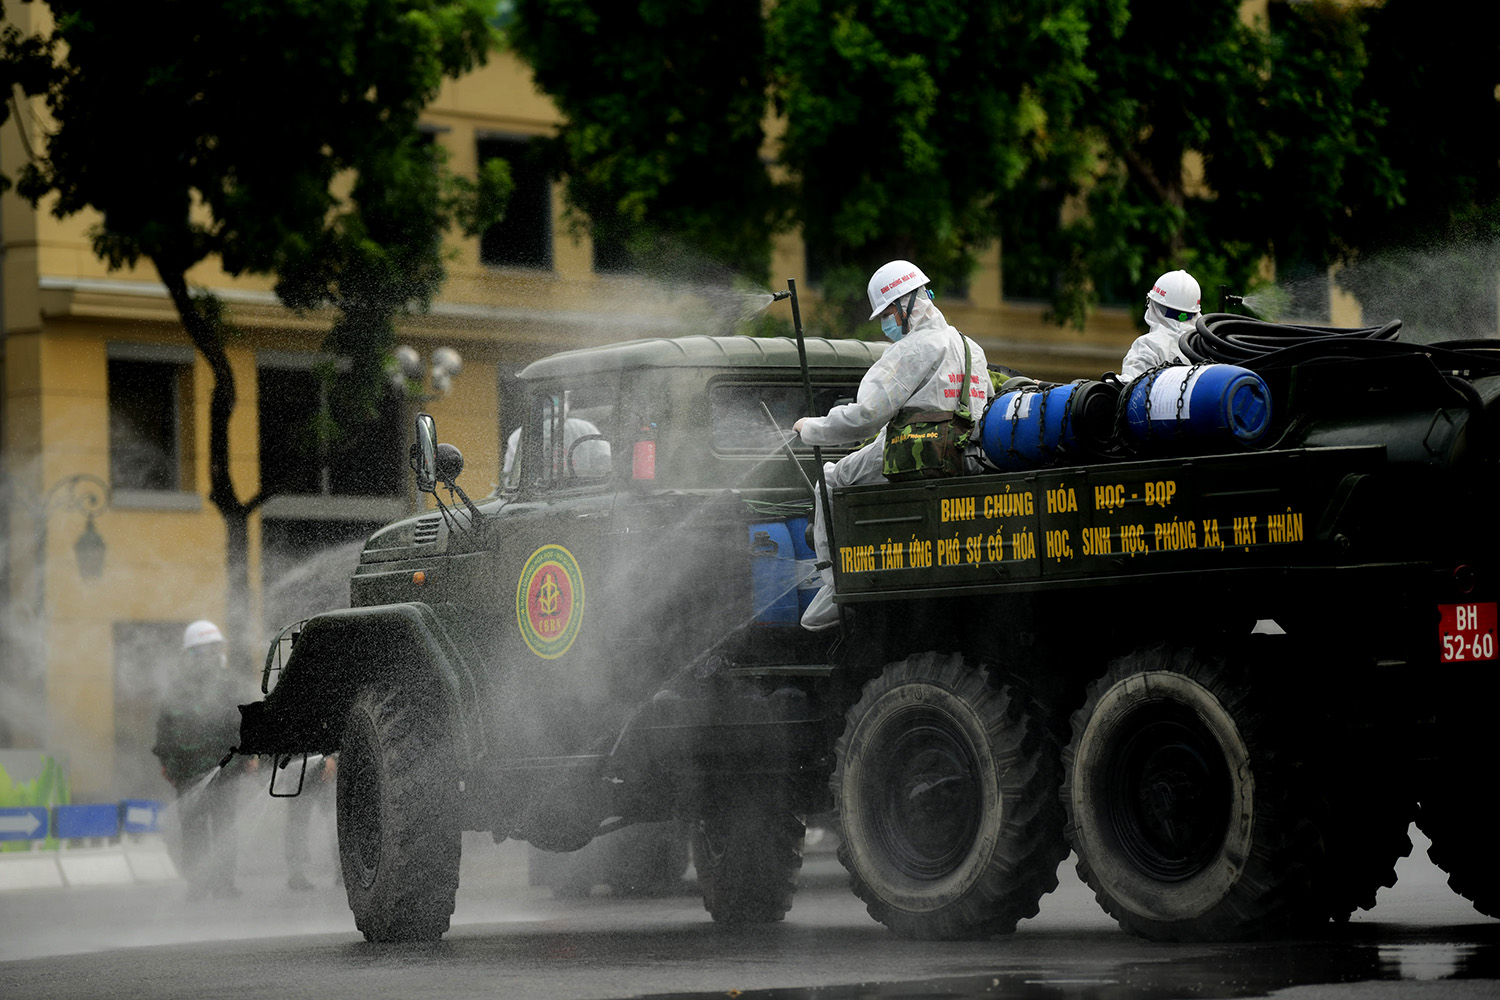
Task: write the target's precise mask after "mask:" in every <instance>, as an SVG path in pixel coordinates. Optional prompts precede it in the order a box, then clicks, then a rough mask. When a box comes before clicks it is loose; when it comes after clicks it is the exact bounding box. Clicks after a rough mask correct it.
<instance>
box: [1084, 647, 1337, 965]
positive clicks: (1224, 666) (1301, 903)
mask: <svg viewBox="0 0 1500 1000" xmlns="http://www.w3.org/2000/svg"><path fill="white" fill-rule="evenodd" d="M1157 670H1164V671H1170V672H1174V673H1178V674H1181V675H1183V676H1186V677H1188V678H1190V679H1192V680H1193V681H1195V682H1197V684H1199V685H1200V686H1201V687H1202V688H1204V689H1205V690H1206V691H1207V692H1208V693H1209V694H1211V695H1212V696H1213V697H1214V698H1215V699H1216V700H1217V701H1218V703H1219V704H1220V705H1221V706H1222V707H1223V709H1224V711H1225V712H1227V713H1228V714H1229V715H1230V716H1231V717H1232V718H1233V719H1234V720H1235V723H1236V726H1237V728H1238V730H1239V735H1240V737H1241V739H1242V740H1243V741H1244V743H1245V745H1246V747H1247V748H1248V750H1249V765H1250V768H1251V771H1252V774H1253V777H1254V781H1255V791H1254V808H1255V816H1254V841H1253V846H1252V849H1251V850H1250V851H1249V852H1248V855H1247V857H1246V859H1245V865H1244V868H1243V870H1242V871H1241V872H1240V874H1239V877H1238V879H1237V881H1236V883H1235V885H1234V886H1233V887H1232V888H1231V889H1230V891H1229V892H1227V893H1226V894H1225V896H1224V897H1223V898H1221V899H1220V900H1219V901H1218V903H1217V904H1216V905H1214V906H1212V907H1211V908H1209V909H1208V910H1207V911H1206V912H1204V913H1203V914H1202V915H1200V916H1198V917H1196V918H1192V919H1184V920H1176V921H1160V920H1154V919H1150V918H1146V917H1143V916H1141V915H1139V914H1137V913H1135V912H1134V911H1132V910H1130V909H1129V908H1128V907H1126V906H1125V905H1124V904H1123V903H1122V902H1121V901H1120V900H1118V899H1117V898H1116V897H1115V895H1114V894H1112V892H1111V890H1110V887H1109V879H1108V877H1107V873H1105V872H1101V871H1099V870H1097V859H1095V858H1092V857H1091V856H1090V852H1089V849H1088V846H1087V845H1083V844H1080V843H1079V833H1078V817H1077V816H1076V814H1075V811H1074V805H1073V787H1074V784H1075V782H1076V781H1077V780H1078V775H1077V773H1076V769H1077V764H1078V762H1077V753H1078V749H1079V742H1080V739H1081V736H1082V734H1083V732H1084V729H1085V727H1086V726H1087V725H1088V723H1089V720H1090V718H1091V717H1092V715H1093V714H1094V712H1095V711H1096V710H1097V709H1098V707H1099V703H1100V701H1101V699H1102V698H1103V697H1104V695H1105V694H1106V693H1107V692H1109V691H1110V689H1112V688H1113V687H1114V686H1115V685H1116V684H1118V683H1120V682H1121V681H1123V680H1125V679H1127V678H1129V677H1132V676H1134V675H1137V674H1141V673H1145V672H1147V671H1157ZM1072 730H1073V739H1072V741H1071V742H1070V743H1069V745H1068V747H1067V748H1066V749H1065V750H1064V751H1063V768H1064V778H1063V785H1062V796H1061V798H1062V803H1063V806H1064V808H1065V809H1066V810H1067V816H1068V823H1067V836H1068V840H1069V842H1070V843H1071V844H1072V846H1073V849H1074V851H1075V852H1076V853H1077V855H1078V865H1077V871H1078V876H1079V878H1081V879H1082V880H1083V882H1084V883H1085V884H1086V885H1088V886H1089V887H1090V888H1091V889H1093V890H1094V896H1095V899H1097V900H1098V903H1099V905H1100V907H1101V908H1103V910H1104V911H1105V912H1106V913H1108V914H1109V915H1110V916H1112V917H1114V918H1115V920H1116V921H1117V922H1118V923H1119V924H1120V926H1121V927H1122V928H1123V929H1124V930H1126V931H1128V932H1129V933H1132V934H1135V935H1138V936H1140V937H1144V938H1147V939H1150V940H1154V941H1232V940H1246V939H1258V938H1265V937H1275V936H1280V935H1282V934H1285V933H1287V932H1288V931H1289V930H1291V929H1293V928H1294V927H1300V926H1302V925H1303V924H1305V922H1306V920H1307V914H1308V910H1307V907H1308V905H1309V904H1310V903H1311V902H1313V901H1314V895H1313V893H1314V888H1315V885H1314V880H1315V877H1316V873H1317V872H1318V871H1319V868H1320V865H1321V861H1322V851H1323V845H1322V840H1321V835H1320V831H1319V830H1318V829H1317V827H1316V825H1315V824H1314V823H1313V822H1312V819H1311V817H1312V811H1311V810H1310V808H1309V805H1308V799H1307V789H1306V787H1305V782H1304V780H1303V779H1302V778H1301V777H1300V776H1299V775H1298V774H1297V773H1296V771H1297V767H1296V762H1295V761H1294V760H1293V759H1292V755H1288V754H1284V753H1282V752H1281V748H1280V747H1278V746H1276V745H1275V736H1274V726H1271V725H1270V724H1268V722H1267V719H1266V718H1265V716H1264V715H1263V713H1262V712H1260V711H1259V710H1258V707H1257V705H1256V703H1255V701H1254V699H1253V697H1252V692H1251V685H1250V683H1249V681H1248V678H1247V677H1246V676H1245V674H1244V672H1243V671H1241V670H1239V669H1236V668H1235V667H1234V666H1232V665H1230V664H1229V663H1227V662H1226V660H1225V659H1224V658H1223V657H1219V656H1212V655H1207V654H1205V653H1204V652H1202V651H1200V650H1198V649H1195V648H1194V647H1192V646H1177V645H1173V644H1168V643H1158V644H1154V645H1149V646H1145V647H1141V648H1140V649H1137V650H1136V651H1134V652H1132V653H1130V654H1127V655H1126V656H1124V657H1121V658H1120V659H1117V660H1115V661H1114V662H1113V663H1112V664H1111V665H1110V667H1109V669H1108V670H1107V671H1106V672H1105V673H1104V675H1103V676H1102V677H1100V678H1099V679H1097V680H1095V681H1094V682H1093V683H1091V684H1090V685H1089V686H1088V689H1087V694H1086V697H1085V700H1084V704H1083V705H1082V707H1080V708H1079V709H1078V710H1077V711H1075V712H1074V713H1073V717H1072Z"/></svg>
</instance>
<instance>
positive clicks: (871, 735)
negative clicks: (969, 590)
mask: <svg viewBox="0 0 1500 1000" xmlns="http://www.w3.org/2000/svg"><path fill="white" fill-rule="evenodd" d="M846 722H847V725H846V726H845V729H844V733H843V735H842V736H841V737H840V739H839V745H838V763H837V766H836V768H835V771H834V775H833V795H834V802H835V819H836V821H837V824H838V827H839V832H840V846H839V860H840V861H841V862H843V864H844V867H845V868H847V869H848V870H849V874H850V877H851V881H852V884H853V888H854V891H855V893H856V894H857V895H858V896H859V897H860V898H861V899H863V900H864V901H865V904H866V906H867V908H868V910H869V913H870V915H871V916H872V917H874V918H875V919H876V920H878V921H880V922H881V923H883V924H885V925H886V926H887V927H889V928H890V929H891V930H892V931H893V932H895V933H896V934H898V935H900V936H901V937H905V938H915V939H920V940H953V939H960V938H978V937H988V936H990V935H993V934H1001V933H1009V932H1010V931H1013V930H1014V929H1015V926H1016V923H1017V922H1018V921H1019V920H1021V919H1023V918H1025V917H1030V916H1034V915H1035V914H1036V913H1037V911H1038V909H1039V904H1040V900H1041V898H1042V896H1044V895H1046V894H1047V893H1048V892H1051V891H1052V890H1053V889H1055V888H1056V887H1057V867H1058V865H1059V864H1060V863H1061V862H1062V860H1063V858H1064V857H1066V855H1067V847H1066V845H1065V843H1064V840H1063V835H1062V824H1063V813H1062V808H1061V806H1060V805H1059V803H1058V800H1057V787H1058V782H1059V780H1060V768H1059V764H1058V748H1057V745H1056V742H1055V741H1054V740H1053V738H1052V735H1051V732H1050V730H1049V728H1048V726H1047V725H1046V721H1045V719H1044V718H1043V716H1042V713H1041V712H1040V711H1039V710H1037V709H1036V707H1035V706H1034V705H1033V704H1032V703H1031V702H1030V701H1029V700H1028V699H1026V698H1024V697H1021V696H1020V695H1019V694H1018V693H1017V692H1015V691H1014V690H1012V689H1011V688H1009V687H1007V686H1004V685H1000V686H995V685H992V684H991V683H990V682H989V680H988V678H987V676H986V673H985V672H984V671H982V670H976V669H974V668H972V667H970V666H968V665H967V664H966V663H965V662H964V658H963V656H962V655H960V654H957V653H932V652H928V653H920V654H917V655H915V656H912V657H909V658H908V659H905V660H902V661H900V662H897V663H892V664H890V665H889V666H887V667H886V668H885V670H884V671H882V673H881V674H880V676H879V677H877V678H875V679H874V680H871V681H870V682H869V683H868V684H866V685H865V688H864V691H863V693H862V694H861V697H860V699H859V701H858V702H856V703H855V704H854V706H853V707H852V708H850V709H849V711H848V713H847V714H846Z"/></svg>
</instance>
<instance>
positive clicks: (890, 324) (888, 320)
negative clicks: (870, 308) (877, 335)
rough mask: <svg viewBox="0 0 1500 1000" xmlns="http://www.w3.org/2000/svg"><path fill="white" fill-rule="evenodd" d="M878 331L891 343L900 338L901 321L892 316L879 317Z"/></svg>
mask: <svg viewBox="0 0 1500 1000" xmlns="http://www.w3.org/2000/svg"><path fill="white" fill-rule="evenodd" d="M880 332H881V333H883V334H885V337H886V339H887V340H889V341H891V342H892V343H894V342H896V341H898V340H900V339H901V321H900V320H899V319H897V318H896V317H894V316H882V317H880Z"/></svg>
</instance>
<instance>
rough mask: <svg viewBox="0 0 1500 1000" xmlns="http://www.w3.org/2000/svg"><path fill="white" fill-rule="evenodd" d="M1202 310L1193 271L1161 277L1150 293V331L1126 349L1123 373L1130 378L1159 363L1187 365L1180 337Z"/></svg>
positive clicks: (1152, 286) (1148, 298) (1147, 296)
mask: <svg viewBox="0 0 1500 1000" xmlns="http://www.w3.org/2000/svg"><path fill="white" fill-rule="evenodd" d="M1202 311H1203V302H1202V295H1201V293H1200V291H1199V289H1198V282H1197V281H1196V280H1195V279H1194V278H1193V276H1192V275H1191V274H1188V273H1187V272H1186V271H1168V272H1167V273H1166V274H1164V275H1162V276H1161V277H1160V278H1157V279H1156V281H1154V282H1152V284H1151V290H1150V291H1149V292H1147V293H1146V316H1145V319H1146V332H1145V333H1144V334H1142V335H1141V336H1139V337H1137V338H1136V340H1135V343H1133V344H1131V345H1130V350H1129V351H1126V352H1125V360H1124V361H1122V362H1121V363H1120V376H1121V377H1122V378H1124V379H1126V380H1127V381H1128V380H1130V379H1133V378H1135V377H1136V376H1137V375H1140V374H1142V373H1143V372H1146V371H1149V370H1150V369H1152V368H1155V367H1157V366H1158V365H1165V364H1184V365H1185V364H1187V363H1188V359H1187V357H1186V356H1185V355H1184V354H1183V353H1182V348H1181V347H1179V346H1178V339H1179V338H1180V337H1181V336H1182V335H1183V334H1185V333H1187V332H1188V331H1189V330H1191V329H1192V328H1193V323H1194V321H1196V320H1197V318H1198V314H1199V313H1201V312H1202Z"/></svg>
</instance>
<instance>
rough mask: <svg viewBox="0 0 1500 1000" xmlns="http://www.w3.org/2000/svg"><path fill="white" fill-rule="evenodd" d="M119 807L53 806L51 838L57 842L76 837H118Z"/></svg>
mask: <svg viewBox="0 0 1500 1000" xmlns="http://www.w3.org/2000/svg"><path fill="white" fill-rule="evenodd" d="M119 835H120V806H119V804H118V803H115V802H102V803H100V804H98V805H84V806H53V807H52V836H54V837H56V838H58V839H59V840H73V839H74V838H78V837H118V836H119Z"/></svg>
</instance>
